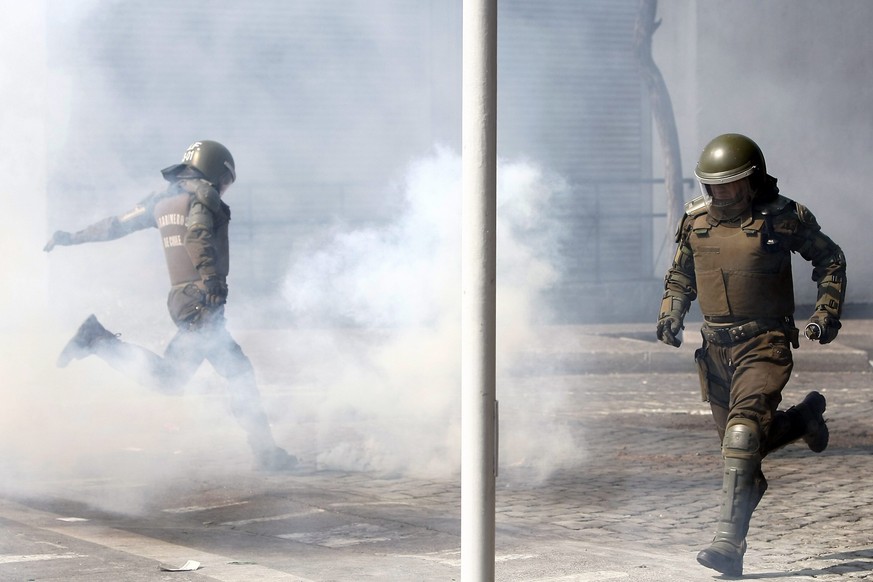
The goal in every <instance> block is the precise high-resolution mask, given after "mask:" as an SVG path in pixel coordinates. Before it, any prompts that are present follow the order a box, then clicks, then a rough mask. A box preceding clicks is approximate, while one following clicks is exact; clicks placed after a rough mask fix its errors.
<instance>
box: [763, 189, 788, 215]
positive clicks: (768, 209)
mask: <svg viewBox="0 0 873 582" xmlns="http://www.w3.org/2000/svg"><path fill="white" fill-rule="evenodd" d="M796 204H797V203H796V202H794V200H791V199H790V198H786V197H785V196H782V195H781V194H780V195H777V196H776V198H775V199H773V200H772V201H770V202H768V203H767V204H762V205H761V206H759V207H758V210H759V211H760V212H761V214H772V215H775V214H782V213H783V212H785V210H786V209H789V208H790V207H791V206H792V205H796Z"/></svg>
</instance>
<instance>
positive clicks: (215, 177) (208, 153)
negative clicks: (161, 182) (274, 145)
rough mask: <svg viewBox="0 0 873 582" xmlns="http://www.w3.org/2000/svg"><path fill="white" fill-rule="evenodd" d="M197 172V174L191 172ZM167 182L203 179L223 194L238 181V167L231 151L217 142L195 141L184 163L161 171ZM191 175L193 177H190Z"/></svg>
mask: <svg viewBox="0 0 873 582" xmlns="http://www.w3.org/2000/svg"><path fill="white" fill-rule="evenodd" d="M191 170H196V172H191ZM161 173H162V174H163V175H164V178H166V179H167V180H171V181H172V180H177V179H179V178H186V177H195V175H197V174H199V176H197V177H203V178H205V179H206V180H208V181H209V182H210V183H211V184H212V185H213V186H215V187H216V188H217V189H218V190H219V192H223V191H224V190H226V189H227V187H228V186H230V185H231V184H233V182H234V181H235V180H236V166H235V165H234V162H233V156H232V155H231V154H230V150H228V149H227V148H226V147H224V146H223V145H221V144H220V143H218V142H217V141H209V140H202V141H195V142H194V143H192V144H191V145H190V146H188V149H187V150H185V154H184V155H183V156H182V162H181V163H179V164H176V165H173V166H170V167H169V168H165V169H163V170H161ZM188 174H191V175H188Z"/></svg>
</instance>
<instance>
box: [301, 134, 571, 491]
mask: <svg viewBox="0 0 873 582" xmlns="http://www.w3.org/2000/svg"><path fill="white" fill-rule="evenodd" d="M564 187H565V185H564V184H563V183H562V182H561V181H560V180H557V179H550V178H548V177H546V176H545V175H544V174H543V173H542V172H541V171H540V170H539V169H538V168H537V167H536V166H535V165H532V164H529V163H513V162H504V163H501V164H500V168H499V180H498V229H497V232H498V283H497V296H498V306H497V309H498V313H497V320H498V376H499V378H500V379H499V381H498V400H499V401H500V407H501V417H502V418H501V427H502V428H501V441H500V442H501V445H502V451H501V463H502V464H503V465H525V466H526V467H527V468H529V469H531V470H532V472H534V473H536V474H538V475H541V476H542V475H545V474H547V473H548V471H549V470H550V469H551V468H555V467H559V466H562V465H564V464H566V463H569V462H575V461H578V447H576V446H574V443H573V442H572V440H571V439H570V437H569V434H568V433H567V432H565V431H563V430H562V429H561V427H560V426H558V425H557V424H555V423H554V418H553V416H554V414H555V413H556V412H557V411H558V410H560V407H561V402H560V401H559V399H556V398H554V397H552V396H551V395H550V394H549V393H548V391H543V392H541V393H537V394H525V393H523V392H522V391H521V390H519V389H518V387H517V385H516V384H515V383H514V381H513V378H512V377H511V375H509V371H510V367H511V364H512V362H513V360H514V358H517V356H518V354H519V353H520V352H522V351H524V350H525V349H530V348H531V347H532V342H533V341H534V340H533V334H532V333H531V332H532V328H533V326H534V325H535V324H536V323H537V322H538V321H539V320H540V319H547V314H545V313H543V310H544V309H545V308H544V307H543V304H544V303H543V302H542V298H541V296H540V295H541V293H542V292H543V291H544V290H545V289H546V288H548V286H549V285H550V284H551V283H553V282H554V280H555V277H556V271H555V266H554V264H553V258H554V254H553V251H554V249H553V246H552V245H553V237H554V235H555V231H554V229H551V228H549V225H548V223H547V221H546V219H545V218H544V217H545V210H546V208H547V206H548V204H549V201H550V198H551V196H552V195H553V194H554V193H555V192H556V191H557V190H558V189H560V188H564ZM401 188H402V190H403V194H404V200H405V203H406V204H405V209H404V211H403V212H402V213H401V215H400V216H398V217H397V219H396V220H395V221H394V222H392V223H391V224H389V225H387V226H385V227H383V228H366V229H359V230H351V231H338V232H336V233H335V234H334V235H333V236H332V237H331V238H330V239H329V240H327V241H322V242H320V243H318V244H314V245H313V246H311V247H309V248H307V249H306V250H305V251H304V252H302V253H301V254H300V256H297V257H295V261H294V263H293V264H292V267H291V269H290V270H289V275H288V278H287V281H286V284H285V288H284V294H285V297H286V298H287V300H288V302H289V304H290V306H291V308H292V310H294V312H295V313H296V314H298V316H299V317H300V318H302V320H303V321H304V322H305V323H304V327H310V328H311V327H312V326H316V327H318V326H324V325H332V326H337V327H336V328H335V329H334V330H333V331H332V332H331V333H326V332H323V333H322V335H321V336H320V337H321V342H323V343H322V344H321V346H322V347H323V345H324V343H331V344H333V345H334V350H335V351H334V354H335V357H332V358H327V359H325V358H324V357H319V355H318V354H316V353H310V354H308V357H306V356H298V360H299V361H301V364H300V365H301V366H304V367H305V368H306V370H305V371H303V372H302V373H303V374H304V375H305V376H306V378H307V379H306V383H307V384H308V385H309V387H310V389H311V390H312V391H314V392H317V393H318V394H319V395H320V396H319V397H318V398H313V399H311V400H309V401H307V402H305V403H300V409H298V414H301V415H303V416H306V417H310V418H313V419H317V420H316V421H315V423H316V424H317V426H318V430H319V432H320V441H321V442H320V443H319V447H320V450H319V451H318V457H317V459H318V463H319V465H320V466H322V467H325V468H338V469H374V470H380V471H389V472H405V473H412V474H417V475H431V476H433V475H446V474H453V473H454V472H455V471H457V469H458V463H459V458H460V442H459V438H460V426H459V421H460V417H459V412H460V410H459V402H460V397H461V394H460V359H461V353H460V311H461V307H460V295H461V293H460V289H461V279H460V261H461V248H460V239H461V161H460V158H459V157H458V156H457V155H456V154H455V153H453V152H451V151H449V150H447V149H439V150H437V151H436V153H435V154H434V155H433V156H432V157H429V158H426V159H422V160H419V161H418V162H416V163H415V164H413V165H412V167H411V168H410V170H409V172H408V174H407V175H406V179H405V181H404V182H403V184H402V186H401ZM307 324H308V326H307ZM338 324H341V325H338ZM320 351H322V352H323V349H322V348H320ZM322 355H323V353H322ZM543 425H549V430H547V431H543V430H542V426H543ZM537 435H542V436H537Z"/></svg>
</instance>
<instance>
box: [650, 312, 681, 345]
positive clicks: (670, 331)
mask: <svg viewBox="0 0 873 582" xmlns="http://www.w3.org/2000/svg"><path fill="white" fill-rule="evenodd" d="M682 328H683V326H682V319H681V318H680V317H677V316H676V315H673V314H667V315H664V316H662V317H661V319H659V320H658V330H657V332H656V333H657V335H658V339H659V340H661V341H662V342H664V343H665V344H667V345H668V346H673V347H674V348H678V347H679V346H681V345H682V340H680V339H679V332H680V331H682Z"/></svg>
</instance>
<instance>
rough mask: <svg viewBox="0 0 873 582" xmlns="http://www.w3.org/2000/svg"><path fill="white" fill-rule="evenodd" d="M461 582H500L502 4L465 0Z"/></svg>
mask: <svg viewBox="0 0 873 582" xmlns="http://www.w3.org/2000/svg"><path fill="white" fill-rule="evenodd" d="M463 27H464V32H463V98H462V118H463V119H462V150H463V151H462V157H463V204H462V214H463V219H462V220H463V227H462V234H461V238H462V252H463V257H462V266H461V280H462V282H461V286H462V301H461V327H462V331H461V352H462V354H461V392H462V401H461V432H462V434H461V580H462V581H463V582H488V581H493V580H494V484H495V477H496V473H497V454H496V445H497V435H496V430H497V419H496V407H497V403H496V386H495V346H496V332H495V323H496V309H495V305H496V299H497V287H496V283H497V236H496V235H497V0H464V12H463Z"/></svg>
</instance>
